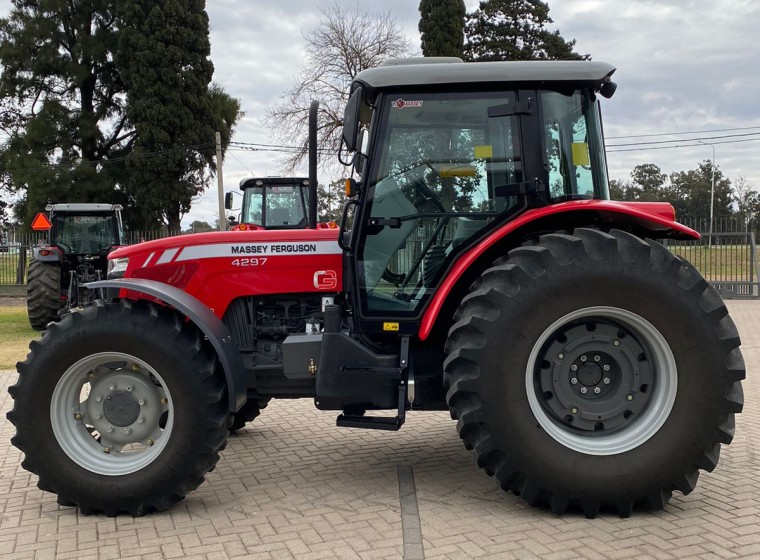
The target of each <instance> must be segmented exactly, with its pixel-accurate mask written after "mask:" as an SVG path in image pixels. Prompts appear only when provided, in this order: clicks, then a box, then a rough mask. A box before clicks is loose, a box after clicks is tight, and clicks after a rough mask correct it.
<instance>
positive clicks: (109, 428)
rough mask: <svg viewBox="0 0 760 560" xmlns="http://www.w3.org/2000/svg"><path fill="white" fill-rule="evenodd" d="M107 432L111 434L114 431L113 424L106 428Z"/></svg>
mask: <svg viewBox="0 0 760 560" xmlns="http://www.w3.org/2000/svg"><path fill="white" fill-rule="evenodd" d="M106 432H108V433H109V434H111V433H113V426H108V428H106Z"/></svg>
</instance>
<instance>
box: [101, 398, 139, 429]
mask: <svg viewBox="0 0 760 560" xmlns="http://www.w3.org/2000/svg"><path fill="white" fill-rule="evenodd" d="M103 413H104V414H105V417H106V420H108V421H109V422H110V423H111V424H113V425H114V426H119V427H121V428H123V427H125V426H129V425H130V424H134V423H135V422H136V421H137V419H138V418H139V417H140V404H139V403H138V402H137V398H136V397H135V396H134V394H132V393H128V392H127V391H114V392H113V393H111V394H110V395H108V396H107V397H106V398H105V403H104V405H103Z"/></svg>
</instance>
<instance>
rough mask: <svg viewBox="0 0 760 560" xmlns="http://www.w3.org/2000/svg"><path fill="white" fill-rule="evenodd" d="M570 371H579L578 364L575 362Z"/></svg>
mask: <svg viewBox="0 0 760 560" xmlns="http://www.w3.org/2000/svg"><path fill="white" fill-rule="evenodd" d="M570 371H578V366H576V365H575V364H573V365H571V366H570Z"/></svg>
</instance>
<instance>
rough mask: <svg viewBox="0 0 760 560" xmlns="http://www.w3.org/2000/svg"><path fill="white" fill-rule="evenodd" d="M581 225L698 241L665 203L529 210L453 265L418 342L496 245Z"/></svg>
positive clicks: (590, 203) (589, 203) (577, 203)
mask: <svg viewBox="0 0 760 560" xmlns="http://www.w3.org/2000/svg"><path fill="white" fill-rule="evenodd" d="M584 225H585V226H595V227H609V228H620V229H630V230H634V231H636V232H638V233H639V234H646V235H648V236H651V237H652V238H655V239H658V238H666V237H668V238H672V239H699V238H700V235H699V233H698V232H696V231H694V230H693V229H691V228H688V227H686V226H684V225H683V224H679V223H678V222H676V221H675V212H674V210H673V207H672V206H671V205H670V204H667V203H653V202H618V201H612V200H574V201H570V202H563V203H560V204H552V205H550V206H543V207H541V208H535V209H533V210H528V211H527V212H525V213H523V214H521V215H520V216H518V217H517V218H515V219H514V220H512V221H510V222H508V223H506V224H504V225H503V226H502V227H500V228H498V229H496V230H494V231H493V232H491V234H490V235H488V237H486V238H485V239H483V240H482V241H480V243H478V244H477V245H475V246H474V247H472V248H471V249H470V250H469V251H466V252H465V253H463V254H462V255H460V256H459V258H458V259H457V260H456V261H455V262H454V263H453V265H452V266H451V268H450V269H449V272H448V274H447V275H446V277H445V279H444V281H443V283H442V284H441V286H440V288H438V289H437V290H436V292H435V295H434V296H433V298H432V299H431V301H430V303H429V304H428V306H427V309H426V310H425V312H424V314H423V315H422V321H421V323H420V329H419V332H418V336H419V338H420V340H425V339H427V337H428V336H429V335H430V332H431V331H432V330H433V325H434V324H435V322H436V320H437V319H438V315H439V313H440V312H441V309H442V308H443V306H444V304H445V303H446V301H447V299H448V297H449V295H450V294H451V292H452V291H453V290H454V288H455V286H456V285H457V283H458V282H459V280H460V278H461V277H462V276H463V275H464V273H465V271H467V270H469V269H470V268H471V267H473V266H477V261H478V259H479V258H480V257H481V256H483V254H484V253H485V252H486V251H488V250H489V249H491V248H492V247H494V246H495V245H496V244H497V243H500V242H503V241H506V240H507V239H509V238H510V237H512V236H514V235H520V236H524V235H525V234H526V232H530V231H531V229H533V228H535V230H539V231H547V230H549V229H551V228H552V227H554V229H556V230H561V229H569V228H571V227H581V226H584Z"/></svg>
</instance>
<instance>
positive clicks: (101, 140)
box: [0, 0, 134, 223]
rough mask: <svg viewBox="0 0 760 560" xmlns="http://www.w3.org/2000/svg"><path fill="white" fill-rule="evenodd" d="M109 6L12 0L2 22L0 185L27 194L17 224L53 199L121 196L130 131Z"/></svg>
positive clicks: (121, 198)
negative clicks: (3, 135)
mask: <svg viewBox="0 0 760 560" xmlns="http://www.w3.org/2000/svg"><path fill="white" fill-rule="evenodd" d="M113 5H114V3H113V2H108V1H91V2H75V3H71V2H65V1H63V0H48V1H45V2H39V1H35V0H14V1H13V9H12V10H11V12H10V14H9V15H8V17H7V18H5V19H0V65H1V66H2V75H0V100H2V107H3V123H2V127H3V131H4V132H5V133H6V140H5V142H4V143H3V145H2V146H0V170H2V174H1V175H0V181H1V183H0V184H1V185H2V187H3V189H4V190H6V191H11V192H17V193H20V194H22V195H23V194H25V197H24V198H23V200H22V203H21V204H20V205H19V206H18V207H17V208H16V214H17V217H18V218H19V219H20V220H21V221H25V222H26V223H28V222H29V221H30V220H31V217H32V216H34V214H35V213H36V212H38V211H40V210H43V209H44V207H45V204H47V202H48V201H50V202H113V203H115V202H122V203H123V202H124V201H125V200H124V193H123V192H117V191H115V190H114V189H115V186H116V184H117V182H118V177H119V175H120V172H121V170H122V165H121V164H120V163H118V160H119V158H121V157H123V156H124V155H126V153H128V152H129V150H130V148H131V142H132V139H133V136H134V133H133V132H132V131H130V130H128V129H127V128H126V126H125V125H126V115H125V111H124V107H123V102H122V100H123V96H124V93H125V92H124V86H123V83H122V82H121V78H120V76H119V74H118V72H117V71H116V68H115V65H114V62H113V57H112V53H113V52H114V47H115V44H116V41H117V36H118V30H117V28H116V25H115V20H114V10H113ZM114 159H116V160H117V162H113V161H112V160H114Z"/></svg>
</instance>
